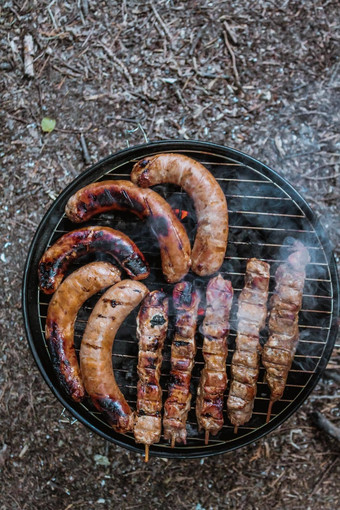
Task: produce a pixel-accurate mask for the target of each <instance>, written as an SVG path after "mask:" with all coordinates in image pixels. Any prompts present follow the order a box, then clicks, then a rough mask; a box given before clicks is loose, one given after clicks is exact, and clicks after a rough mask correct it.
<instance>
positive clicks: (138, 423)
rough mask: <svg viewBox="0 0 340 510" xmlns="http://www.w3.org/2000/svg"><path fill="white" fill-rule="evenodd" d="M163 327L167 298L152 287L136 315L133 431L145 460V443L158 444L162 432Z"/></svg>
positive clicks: (165, 317)
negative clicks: (135, 395)
mask: <svg viewBox="0 0 340 510" xmlns="http://www.w3.org/2000/svg"><path fill="white" fill-rule="evenodd" d="M167 329H168V299H167V298H166V295H165V294H164V292H161V291H159V290H154V291H153V292H151V293H150V294H148V295H147V296H146V298H145V299H144V300H143V302H142V304H141V307H140V309H139V312H138V316H137V338H138V339H139V353H138V366H137V372H138V376H139V380H138V383H137V412H136V418H135V427H134V430H133V433H134V436H135V440H136V442H137V443H143V444H145V461H146V462H147V460H148V453H149V446H150V445H151V444H153V443H158V441H159V440H160V437H161V432H162V418H161V410H162V388H161V386H160V384H159V378H160V375H161V365H162V359H163V358H162V351H163V346H164V341H165V337H166V332H167Z"/></svg>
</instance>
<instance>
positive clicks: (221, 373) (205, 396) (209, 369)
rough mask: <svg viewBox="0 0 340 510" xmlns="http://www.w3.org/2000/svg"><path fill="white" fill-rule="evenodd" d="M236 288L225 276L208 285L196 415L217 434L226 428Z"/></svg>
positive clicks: (209, 432)
mask: <svg viewBox="0 0 340 510" xmlns="http://www.w3.org/2000/svg"><path fill="white" fill-rule="evenodd" d="M232 300H233V288H232V285H231V282H230V281H229V280H224V279H223V278H222V276H221V275H218V276H216V277H214V278H212V279H211V280H210V281H209V283H208V287H207V293H206V301H207V308H206V313H205V317H204V321H203V328H202V331H203V335H204V339H203V357H204V361H205V365H204V368H203V370H202V372H201V377H200V382H199V386H198V389H197V399H196V416H197V421H198V426H199V429H200V430H201V429H204V430H205V439H206V444H207V443H208V439H209V434H212V435H216V434H217V433H218V432H219V430H221V428H222V427H223V395H224V392H225V389H226V387H227V372H226V360H227V355H228V343H227V338H228V334H229V328H230V325H229V315H230V309H231V304H232Z"/></svg>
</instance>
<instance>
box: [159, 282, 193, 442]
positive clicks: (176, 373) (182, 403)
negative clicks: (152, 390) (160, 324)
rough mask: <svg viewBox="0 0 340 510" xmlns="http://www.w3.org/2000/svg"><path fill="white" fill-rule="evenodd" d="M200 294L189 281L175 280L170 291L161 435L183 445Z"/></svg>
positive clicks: (188, 408)
mask: <svg viewBox="0 0 340 510" xmlns="http://www.w3.org/2000/svg"><path fill="white" fill-rule="evenodd" d="M199 302H200V294H199V292H198V291H197V290H195V291H193V290H192V284H191V283H190V282H181V283H177V285H176V286H175V288H174V291H173V303H174V308H175V310H176V324H175V335H174V338H173V342H172V345H171V372H170V383H169V386H168V398H167V399H166V401H165V404H164V418H163V427H164V437H165V439H170V441H171V448H173V447H174V446H175V443H176V442H177V443H184V444H186V438H187V430H186V421H187V417H188V412H189V410H190V403H191V396H192V395H191V393H190V380H191V372H192V369H193V366H194V358H195V354H196V340H195V333H196V325H197V310H198V305H199Z"/></svg>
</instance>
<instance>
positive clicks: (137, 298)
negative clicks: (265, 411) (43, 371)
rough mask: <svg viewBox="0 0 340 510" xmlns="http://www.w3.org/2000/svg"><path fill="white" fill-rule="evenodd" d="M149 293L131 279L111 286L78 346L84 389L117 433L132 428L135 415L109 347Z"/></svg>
mask: <svg viewBox="0 0 340 510" xmlns="http://www.w3.org/2000/svg"><path fill="white" fill-rule="evenodd" d="M148 292H149V291H148V289H147V288H146V287H145V285H143V284H142V283H140V282H137V281H132V280H122V281H121V282H119V283H117V284H116V285H114V286H113V287H110V288H109V289H108V290H107V291H106V292H105V293H104V294H103V296H102V297H101V298H100V299H99V301H98V302H97V304H96V306H95V307H94V309H93V311H92V313H91V315H90V318H89V320H88V323H87V326H86V329H85V332H84V336H83V339H82V343H81V347H80V369H81V373H82V377H83V381H84V386H85V389H86V391H87V393H88V394H89V395H90V397H91V399H92V402H93V404H94V405H95V406H96V408H97V409H99V411H101V412H102V413H103V414H104V415H105V416H106V418H107V420H108V421H109V423H110V424H111V425H112V427H113V428H114V429H115V430H116V431H117V432H127V431H129V430H132V429H133V424H134V415H133V412H132V410H131V408H130V406H129V405H128V403H127V402H126V400H125V398H124V396H123V394H122V392H121V391H120V389H119V387H118V385H117V383H116V380H115V376H114V373H113V365H112V347H113V343H114V339H115V336H116V333H117V331H118V329H119V327H120V325H121V324H122V322H123V321H124V319H125V318H126V317H127V316H128V315H129V313H130V312H131V311H132V310H133V309H134V308H135V307H136V306H137V305H139V303H140V302H141V301H142V299H143V298H144V297H145V296H146V295H147V294H148Z"/></svg>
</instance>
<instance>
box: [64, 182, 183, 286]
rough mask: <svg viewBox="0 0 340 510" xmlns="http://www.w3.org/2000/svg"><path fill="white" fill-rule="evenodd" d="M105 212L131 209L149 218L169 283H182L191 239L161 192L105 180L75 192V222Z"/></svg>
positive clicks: (71, 204)
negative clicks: (180, 281) (159, 193)
mask: <svg viewBox="0 0 340 510" xmlns="http://www.w3.org/2000/svg"><path fill="white" fill-rule="evenodd" d="M105 211H129V212H131V213H133V214H136V215H137V216H138V217H139V218H141V219H148V220H149V224H150V228H151V230H152V232H153V233H154V234H155V235H156V237H157V239H158V243H159V247H160V251H161V259H162V269H163V274H164V276H165V278H166V280H167V281H168V282H169V283H174V282H178V281H179V280H181V279H182V278H183V277H184V276H185V275H186V274H187V272H188V271H189V268H190V253H191V248H190V242H189V239H188V236H187V233H186V231H185V228H184V227H183V225H182V224H181V222H180V221H179V220H178V218H177V217H176V215H175V213H174V212H173V210H172V209H171V207H170V205H169V204H168V203H167V202H166V201H165V200H164V199H163V198H162V197H161V196H160V195H158V193H155V192H154V191H152V190H150V189H141V188H138V186H135V185H134V184H133V183H132V182H129V181H102V182H95V183H93V184H89V185H88V186H85V188H82V189H80V190H79V191H77V192H76V193H75V195H73V196H72V197H71V198H70V199H69V201H68V203H67V205H66V209H65V212H66V214H67V216H68V218H69V219H70V220H72V221H75V222H82V221H86V220H88V219H89V218H92V216H94V215H95V214H99V213H101V212H105Z"/></svg>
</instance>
